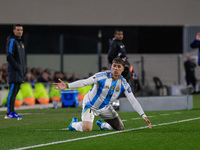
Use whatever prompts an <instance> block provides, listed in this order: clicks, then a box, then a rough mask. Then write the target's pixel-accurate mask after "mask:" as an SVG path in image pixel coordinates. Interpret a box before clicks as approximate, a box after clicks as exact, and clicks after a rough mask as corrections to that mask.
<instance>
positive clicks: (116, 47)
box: [108, 29, 126, 64]
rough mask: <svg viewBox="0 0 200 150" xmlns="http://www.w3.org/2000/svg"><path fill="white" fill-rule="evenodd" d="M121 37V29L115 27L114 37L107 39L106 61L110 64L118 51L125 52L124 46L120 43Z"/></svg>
mask: <svg viewBox="0 0 200 150" xmlns="http://www.w3.org/2000/svg"><path fill="white" fill-rule="evenodd" d="M123 38H124V34H123V31H122V30H121V29H116V30H115V31H114V38H113V39H112V40H110V41H109V51H108V62H109V63H110V64H112V61H113V59H114V58H116V57H117V56H118V54H119V53H126V50H125V46H124V44H123V43H122V40H123Z"/></svg>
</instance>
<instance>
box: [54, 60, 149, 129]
mask: <svg viewBox="0 0 200 150" xmlns="http://www.w3.org/2000/svg"><path fill="white" fill-rule="evenodd" d="M123 64H124V61H123V60H122V59H121V58H115V59H114V60H113V62H112V66H111V71H104V72H99V73H96V74H95V75H93V76H92V77H90V78H88V79H84V80H78V81H75V82H72V83H69V84H65V83H64V82H63V81H62V80H61V79H59V81H60V83H53V84H54V87H55V89H60V90H63V89H65V88H79V87H83V86H87V85H91V84H94V86H93V88H92V90H90V91H89V92H88V93H87V94H86V95H85V97H84V99H83V107H82V108H83V109H82V116H81V118H82V121H81V122H78V119H77V118H73V119H72V122H71V124H70V125H69V130H70V131H75V130H76V131H92V128H93V121H94V117H95V116H100V118H101V119H103V120H105V121H106V122H107V123H103V122H102V121H101V120H98V121H97V125H98V126H99V128H100V130H104V129H110V130H124V124H123V122H122V120H121V118H120V117H119V115H118V113H117V112H116V111H115V110H114V108H113V107H112V105H111V102H112V101H113V100H116V99H117V98H118V97H119V95H120V94H121V93H122V92H123V93H124V94H125V95H126V97H127V99H128V100H129V102H130V104H131V105H132V107H133V108H134V109H135V110H136V111H137V112H138V114H139V115H140V116H141V117H142V118H143V119H144V120H145V121H146V123H147V124H148V125H149V128H151V122H150V121H149V119H148V118H147V116H146V115H145V113H144V111H143V109H142V107H141V106H140V104H139V102H138V101H137V100H136V98H135V97H134V95H133V93H132V91H131V88H130V85H129V84H128V83H127V82H126V80H125V78H124V77H123V76H121V73H122V72H123V71H124V66H123Z"/></svg>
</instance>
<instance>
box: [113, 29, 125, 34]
mask: <svg viewBox="0 0 200 150" xmlns="http://www.w3.org/2000/svg"><path fill="white" fill-rule="evenodd" d="M117 32H123V31H122V30H121V29H115V31H114V34H117Z"/></svg>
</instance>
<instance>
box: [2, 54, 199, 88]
mask: <svg viewBox="0 0 200 150" xmlns="http://www.w3.org/2000/svg"><path fill="white" fill-rule="evenodd" d="M192 55H197V51H196V52H193V53H192ZM128 57H129V59H128V60H129V61H130V63H131V65H133V66H134V69H135V72H136V74H137V75H138V77H139V78H140V79H141V78H142V70H141V65H142V63H141V57H143V58H144V71H145V72H144V73H145V84H148V85H149V86H150V87H151V86H154V82H153V77H154V76H158V77H159V78H160V79H161V81H162V82H163V84H166V85H168V86H173V85H179V82H180V84H181V85H185V79H184V76H185V72H184V67H183V62H184V61H185V56H184V55H180V54H165V55H162V54H155V55H152V54H143V55H139V54H137V55H136V54H128ZM178 61H180V62H178ZM5 62H6V56H5V55H0V64H2V63H5ZM178 63H180V66H179V65H178ZM27 66H28V67H30V68H31V67H36V68H37V67H41V68H42V69H45V68H50V69H51V70H52V71H60V55H48V54H45V55H27ZM102 66H108V61H107V54H102ZM195 71H196V77H197V78H198V77H199V76H200V67H197V68H196V70H195ZM64 72H68V73H72V72H76V73H77V75H78V76H79V77H80V78H83V77H87V76H88V73H90V72H92V73H96V72H98V57H97V55H96V54H94V55H64Z"/></svg>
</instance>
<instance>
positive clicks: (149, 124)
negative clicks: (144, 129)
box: [144, 117, 152, 129]
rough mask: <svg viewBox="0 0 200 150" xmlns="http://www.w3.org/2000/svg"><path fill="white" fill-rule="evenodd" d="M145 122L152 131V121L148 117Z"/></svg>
mask: <svg viewBox="0 0 200 150" xmlns="http://www.w3.org/2000/svg"><path fill="white" fill-rule="evenodd" d="M144 120H145V121H146V123H147V124H148V126H149V128H150V129H152V127H151V121H150V120H149V119H148V118H147V117H145V118H144Z"/></svg>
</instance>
